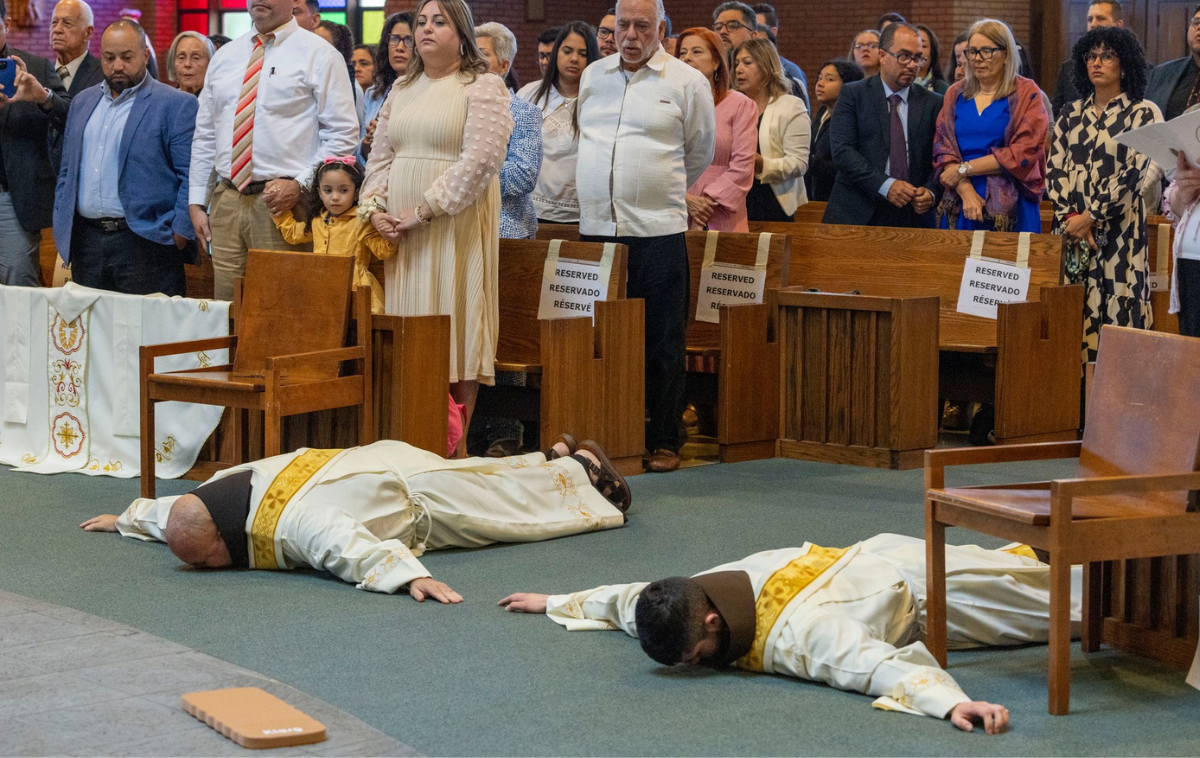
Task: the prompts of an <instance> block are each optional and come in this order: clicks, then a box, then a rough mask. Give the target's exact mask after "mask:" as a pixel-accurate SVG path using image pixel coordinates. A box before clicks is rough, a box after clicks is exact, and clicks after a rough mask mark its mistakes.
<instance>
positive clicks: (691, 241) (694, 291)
mask: <svg viewBox="0 0 1200 758" xmlns="http://www.w3.org/2000/svg"><path fill="white" fill-rule="evenodd" d="M708 234H709V233H708V232H688V233H687V250H688V269H689V271H690V274H691V285H690V287H691V288H690V290H689V293H690V294H689V300H688V328H687V346H688V347H689V348H713V347H718V346H719V345H720V342H721V325H720V324H713V323H709V322H707V321H697V320H696V300H697V298H698V297H699V291H700V270H701V268H702V267H703V265H704V251H705V247H706V246H707V244H708ZM759 238H760V235H758V234H734V233H721V234H719V235H717V249H716V257H715V259H714V260H715V261H716V262H717V263H733V264H737V265H740V266H750V267H753V266H754V263H755V261H756V260H757V258H758V246H759ZM769 244H770V248H769V250H768V253H767V283H766V285H765V286H764V287H763V295H764V301H765V296H766V293H767V292H768V291H770V290H777V289H779V288H780V287H783V286H785V285H786V283H787V278H788V272H787V269H788V265H789V263H790V261H789V258H790V251H791V242H790V240H789V239H788V236H787V235H786V234H773V235H771V239H770V243H769Z"/></svg>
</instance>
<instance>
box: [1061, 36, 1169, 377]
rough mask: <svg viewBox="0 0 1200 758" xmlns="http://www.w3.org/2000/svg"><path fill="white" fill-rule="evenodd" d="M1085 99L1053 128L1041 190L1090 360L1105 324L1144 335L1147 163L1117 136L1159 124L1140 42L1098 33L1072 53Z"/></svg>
mask: <svg viewBox="0 0 1200 758" xmlns="http://www.w3.org/2000/svg"><path fill="white" fill-rule="evenodd" d="M1071 56H1072V60H1073V61H1074V68H1075V72H1074V73H1075V85H1076V87H1077V88H1078V90H1079V92H1080V94H1081V95H1082V98H1081V99H1080V100H1076V101H1075V102H1074V103H1071V104H1070V105H1069V106H1067V107H1066V108H1064V109H1063V111H1062V113H1061V115H1060V116H1059V117H1058V121H1057V122H1056V123H1055V125H1054V137H1053V141H1052V144H1051V148H1050V161H1049V168H1048V171H1047V177H1046V178H1047V192H1048V194H1049V196H1050V201H1051V202H1052V203H1053V204H1054V227H1053V232H1054V233H1055V234H1061V235H1063V239H1064V242H1063V267H1064V269H1065V274H1066V278H1067V280H1068V281H1070V282H1075V283H1079V282H1082V283H1083V284H1084V287H1085V292H1084V307H1083V320H1084V325H1083V354H1084V360H1087V361H1094V360H1096V348H1097V346H1098V344H1099V339H1100V327H1101V326H1103V325H1104V324H1116V325H1119V326H1130V327H1134V328H1138V329H1149V328H1150V327H1151V325H1152V324H1153V323H1154V315H1153V313H1152V312H1151V309H1150V287H1149V282H1148V276H1149V268H1148V265H1147V255H1146V252H1147V241H1146V210H1145V204H1144V202H1143V199H1142V187H1143V185H1144V183H1145V181H1146V179H1147V176H1148V175H1149V174H1150V170H1149V169H1150V167H1151V163H1150V159H1149V158H1147V157H1146V156H1144V155H1141V154H1140V153H1136V152H1134V151H1132V150H1130V149H1129V148H1128V147H1126V146H1125V145H1121V144H1118V143H1117V142H1116V137H1117V136H1118V135H1119V134H1121V133H1123V132H1127V131H1131V130H1133V129H1137V128H1139V127H1142V126H1146V125H1148V124H1152V123H1154V122H1156V121H1160V120H1161V116H1160V115H1159V112H1158V110H1157V108H1155V107H1154V106H1153V105H1152V104H1151V103H1150V102H1149V101H1145V100H1143V99H1142V98H1143V96H1144V94H1145V90H1146V74H1145V70H1146V65H1145V58H1144V56H1143V54H1142V48H1141V45H1140V44H1139V43H1138V40H1137V37H1135V36H1134V35H1133V34H1132V33H1131V32H1129V31H1128V30H1126V29H1121V28H1115V27H1113V28H1110V27H1097V28H1096V29H1093V30H1092V31H1090V32H1088V33H1087V34H1086V35H1084V36H1083V38H1082V39H1080V40H1079V42H1077V43H1076V44H1075V47H1074V49H1073V50H1072V53H1071Z"/></svg>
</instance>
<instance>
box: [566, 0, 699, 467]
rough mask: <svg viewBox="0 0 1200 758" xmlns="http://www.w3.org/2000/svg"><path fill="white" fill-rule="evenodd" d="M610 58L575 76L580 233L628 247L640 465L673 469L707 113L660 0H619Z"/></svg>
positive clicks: (676, 456)
mask: <svg viewBox="0 0 1200 758" xmlns="http://www.w3.org/2000/svg"><path fill="white" fill-rule="evenodd" d="M616 11H617V13H616V26H617V28H616V40H617V48H618V50H617V52H618V54H617V55H612V56H609V57H607V58H603V59H601V60H600V61H598V62H596V63H595V64H593V65H590V66H588V67H587V69H586V70H584V72H583V78H582V79H581V80H580V83H579V103H578V107H579V159H578V164H577V165H576V169H575V171H576V174H575V175H576V185H577V188H578V193H579V232H580V237H581V239H583V241H585V242H618V243H621V244H624V245H626V246H628V248H629V275H628V285H627V289H626V293H627V295H628V296H629V297H631V298H643V299H644V300H645V301H646V407H647V410H648V413H649V416H650V423H649V426H648V427H647V429H646V449H647V451H649V453H650V457H649V460H648V462H647V467H648V468H649V470H651V471H673V470H674V469H676V468H678V467H679V448H680V447H681V446H682V444H683V437H682V433H681V432H682V429H681V423H682V422H681V420H682V417H683V390H684V386H683V385H684V377H685V370H684V348H685V344H684V343H685V339H686V334H687V310H688V286H689V277H688V257H687V241H686V237H685V233H686V232H687V228H688V213H687V200H686V195H687V188H688V187H690V186H691V185H692V183H693V182H695V181H696V179H698V178H699V176H700V174H702V173H703V172H704V170H705V169H706V168H708V164H709V163H711V162H712V158H713V148H714V144H715V137H714V135H715V133H716V114H715V111H714V106H713V95H712V87H711V86H710V85H709V83H708V80H707V79H706V78H705V77H704V75H703V74H701V73H700V72H698V71H696V70H695V69H693V68H692V67H691V66H688V65H687V64H685V63H682V62H681V61H679V59H677V58H674V57H672V56H670V55H668V54H667V52H666V51H665V50H663V48H662V45H661V44H660V43H659V35H660V32H661V31H662V30H663V29H664V28H665V24H666V22H665V21H664V16H665V14H664V13H663V6H662V2H661V0H657V1H656V0H621V2H619V3H618V4H617V8H616Z"/></svg>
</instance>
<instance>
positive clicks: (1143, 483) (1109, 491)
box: [1050, 471, 1200, 501]
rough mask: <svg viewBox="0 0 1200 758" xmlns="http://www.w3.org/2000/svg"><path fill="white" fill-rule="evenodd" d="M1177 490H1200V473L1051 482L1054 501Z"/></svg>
mask: <svg viewBox="0 0 1200 758" xmlns="http://www.w3.org/2000/svg"><path fill="white" fill-rule="evenodd" d="M1175 490H1200V471H1189V472H1187V473H1183V474H1132V475H1130V476H1102V477H1089V478H1087V479H1055V480H1053V481H1052V482H1050V497H1051V500H1057V499H1059V498H1062V499H1064V500H1067V501H1069V500H1070V499H1071V498H1076V497H1087V496H1089V495H1117V494H1132V493H1137V492H1172V491H1175Z"/></svg>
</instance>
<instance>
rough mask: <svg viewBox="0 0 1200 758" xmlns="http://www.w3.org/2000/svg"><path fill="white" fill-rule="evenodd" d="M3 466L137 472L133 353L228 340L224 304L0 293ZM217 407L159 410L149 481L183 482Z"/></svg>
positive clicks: (189, 360)
mask: <svg viewBox="0 0 1200 758" xmlns="http://www.w3.org/2000/svg"><path fill="white" fill-rule="evenodd" d="M0 333H2V334H3V338H4V343H3V350H0V373H2V374H3V377H4V382H3V384H0V409H2V412H3V416H2V421H3V423H2V424H0V463H3V464H5V465H9V466H15V467H16V470H18V471H31V472H34V473H41V474H51V473H59V472H64V471H76V472H79V473H84V474H91V475H104V476H116V477H125V478H128V477H135V476H138V475H139V474H140V468H141V448H140V445H141V442H140V404H139V397H138V393H139V383H138V348H139V347H140V346H142V345H154V344H160V343H164V342H181V341H184V340H197V339H206V338H209V337H220V336H225V335H228V334H229V303H227V302H223V301H216V300H196V299H192V298H182V297H165V296H162V295H153V296H141V295H124V294H121V293H117V292H109V291H107V290H97V289H90V288H88V287H81V286H79V285H77V284H74V283H73V282H68V283H67V284H66V285H65V286H63V287H55V288H46V289H43V288H38V287H6V286H0ZM225 361H226V351H224V350H219V351H210V352H208V353H188V354H185V355H180V356H170V357H166V358H159V359H158V360H157V361H156V363H155V369H156V370H158V371H183V370H188V369H194V368H199V367H201V366H206V365H212V364H219V363H224V362H225ZM223 410H224V409H223V408H221V407H218V406H207V405H195V404H191V403H174V402H171V403H160V404H159V405H158V407H157V409H156V414H155V435H154V450H155V456H156V458H157V471H156V473H157V475H158V476H160V477H163V478H168V479H169V478H174V477H178V476H182V475H183V474H184V473H185V472H186V471H187V470H188V469H190V468H191V467H192V466H193V465H194V464H195V462H196V456H197V455H198V454H199V452H200V448H201V446H202V445H203V444H204V442H205V440H207V439H208V437H209V435H210V434H212V432H213V430H214V429H215V428H216V427H217V424H218V422H220V420H221V413H222V411H223Z"/></svg>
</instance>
